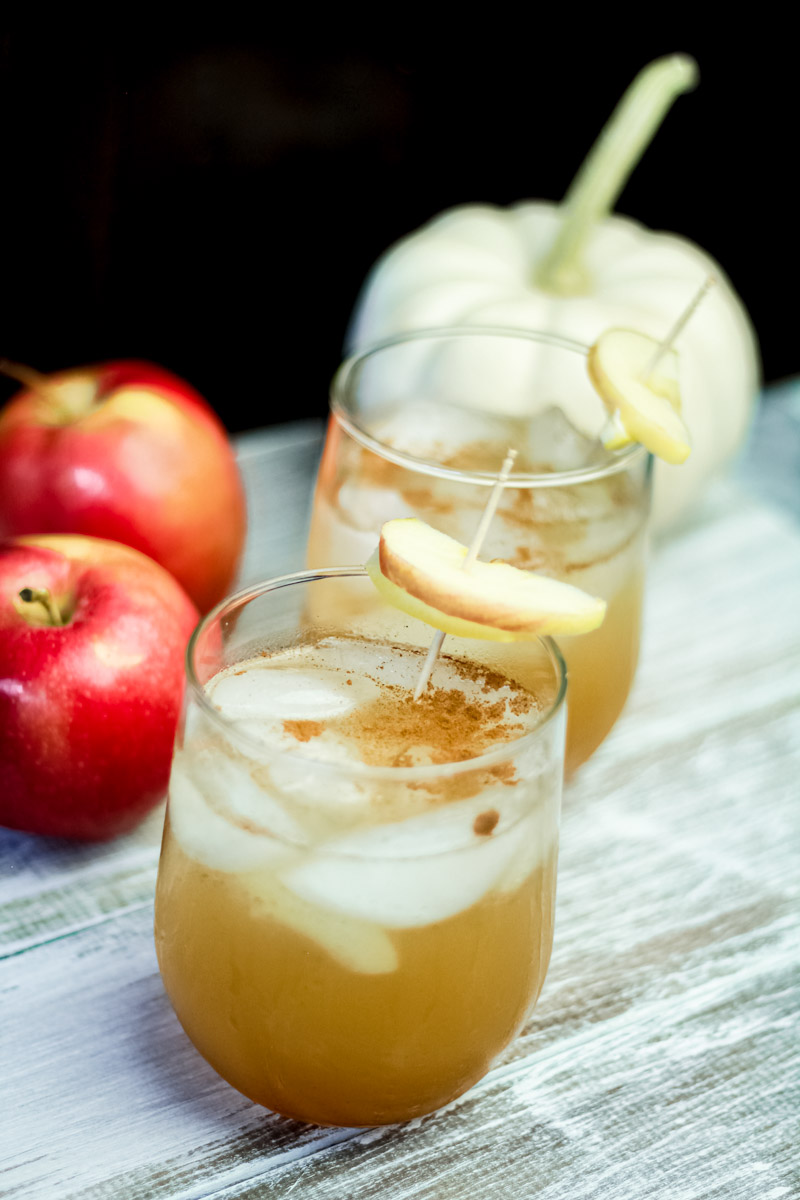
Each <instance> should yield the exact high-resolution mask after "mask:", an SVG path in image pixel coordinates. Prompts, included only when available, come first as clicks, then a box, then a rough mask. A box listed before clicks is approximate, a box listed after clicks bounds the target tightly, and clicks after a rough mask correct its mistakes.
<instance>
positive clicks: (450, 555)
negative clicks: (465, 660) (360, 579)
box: [366, 517, 606, 642]
mask: <svg viewBox="0 0 800 1200" xmlns="http://www.w3.org/2000/svg"><path fill="white" fill-rule="evenodd" d="M468 553H469V551H468V548H467V547H466V546H464V545H462V544H461V542H457V541H456V540H455V539H454V538H451V537H448V536H447V535H446V534H444V533H440V532H439V531H438V530H436V529H432V528H431V526H430V525H426V524H425V522H424V521H420V520H418V519H417V518H416V517H407V518H398V519H397V520H394V521H387V522H386V524H385V525H384V526H383V528H382V530H381V538H380V543H379V545H378V548H377V549H376V551H375V553H374V554H373V555H372V557H371V558H370V559H369V561H368V562H367V564H366V569H367V572H368V574H369V576H370V578H371V580H372V582H373V583H374V584H375V587H376V588H377V589H378V591H379V592H381V593H382V595H383V596H384V597H385V598H386V599H387V600H388V601H389V603H390V604H392V605H393V606H394V607H395V608H399V609H402V611H403V612H407V613H408V614H409V615H410V616H413V617H419V618H420V619H421V620H423V621H425V622H426V623H427V624H428V625H432V626H433V627H434V628H435V629H439V630H441V631H442V632H444V633H449V634H453V635H454V636H456V637H467V638H484V639H485V640H487V641H495V642H515V641H526V640H527V641H529V640H532V639H533V638H536V637H538V636H540V635H541V634H576V633H588V632H590V631H591V630H592V629H596V628H597V626H598V625H600V623H601V622H602V620H603V617H604V616H605V610H606V605H605V601H604V600H601V599H597V598H596V597H594V596H589V595H588V594H587V593H586V592H582V591H581V590H580V589H579V588H576V587H572V586H571V585H570V584H568V583H560V582H559V581H558V580H555V579H550V578H549V577H547V576H545V575H536V574H534V573H533V572H532V571H523V570H520V569H519V568H518V567H512V566H510V564H509V563H505V562H498V561H495V562H480V561H475V562H472V563H470V564H469V565H467V566H466V569H464V568H465V564H466V559H467V555H468Z"/></svg>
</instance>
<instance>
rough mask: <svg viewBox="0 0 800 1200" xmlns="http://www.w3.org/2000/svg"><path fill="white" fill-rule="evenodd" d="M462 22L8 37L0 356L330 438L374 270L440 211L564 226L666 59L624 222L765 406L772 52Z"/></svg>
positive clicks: (688, 39)
mask: <svg viewBox="0 0 800 1200" xmlns="http://www.w3.org/2000/svg"><path fill="white" fill-rule="evenodd" d="M481 11H482V12H483V21H484V23H483V24H482V25H481V26H475V27H470V26H469V25H468V23H467V18H466V17H465V16H463V15H462V16H459V15H458V14H456V13H455V10H454V16H453V18H452V21H451V26H450V28H449V29H442V28H440V29H438V30H437V32H436V33H433V32H432V31H431V30H430V29H429V28H428V27H427V25H425V26H424V27H423V26H421V25H420V20H421V18H420V17H418V16H415V17H414V18H413V21H412V19H411V18H409V19H408V20H406V21H405V22H404V27H403V29H402V30H398V31H396V32H395V33H394V34H393V35H391V34H387V33H385V32H383V31H379V30H378V29H377V28H372V27H370V26H368V25H367V26H365V25H362V26H360V27H359V28H358V29H352V28H347V29H345V28H342V27H341V26H340V25H338V24H334V23H331V26H330V28H326V29H322V28H320V26H319V23H318V22H315V21H312V19H311V17H310V16H308V18H307V19H306V18H305V17H304V14H302V13H299V14H298V18H297V20H296V21H295V22H293V23H292V27H289V26H288V25H286V26H285V27H284V28H281V29H276V28H273V29H271V30H269V31H265V30H263V29H259V30H257V31H256V30H253V29H249V30H244V31H239V32H237V33H236V34H230V33H228V34H225V35H222V34H220V32H219V31H218V30H213V31H212V30H208V31H204V30H200V29H195V28H187V29H184V30H183V31H182V32H180V33H167V32H165V31H164V30H162V29H160V28H159V29H154V28H151V27H144V26H136V25H134V24H133V22H132V23H131V26H130V27H120V28H115V29H112V28H110V27H109V28H102V27H96V28H93V29H92V31H91V32H80V33H79V32H77V31H75V30H72V29H68V30H64V31H60V32H54V31H53V30H49V29H48V30H44V29H43V30H38V31H37V32H36V33H34V32H31V31H27V32H13V31H12V32H6V33H5V34H3V36H2V50H1V52H0V53H1V57H0V82H1V86H2V138H3V142H2V144H3V159H4V163H5V172H4V181H3V187H2V196H3V229H4V231H5V237H4V242H5V250H4V254H3V289H2V295H3V298H4V305H3V312H2V337H0V354H4V355H6V356H7V357H9V358H14V359H18V360H24V361H27V362H29V363H32V364H34V365H36V366H38V367H40V368H41V369H44V370H48V369H54V368H57V367H62V366H67V365H73V364H77V363H81V362H89V361H95V360H99V359H104V358H113V357H116V356H137V357H146V358H151V359H154V360H156V361H158V362H161V363H163V364H164V365H166V366H168V367H170V368H171V369H173V370H175V371H177V372H178V373H179V374H182V375H184V376H185V377H186V378H188V379H189V380H191V381H192V382H193V383H194V384H195V385H196V386H197V387H198V388H199V389H200V390H201V391H202V392H204V393H205V394H206V396H207V397H208V399H209V400H210V401H211V402H212V404H213V405H214V406H215V408H216V409H217V411H218V412H219V413H220V415H221V416H222V418H223V420H224V421H225V422H226V424H227V425H228V427H229V428H230V429H231V430H237V429H243V428H248V427H253V426H257V425H262V424H266V423H268V422H273V421H281V420H290V419H293V418H297V417H302V416H311V415H322V414H323V413H324V411H325V407H326V402H327V386H328V382H329V379H330V377H331V375H332V373H333V371H334V369H335V367H336V365H337V363H338V360H339V357H340V351H341V345H342V339H343V336H344V331H345V328H346V324H347V320H348V316H349V314H350V310H351V308H352V304H353V301H354V299H355V297H356V294H357V291H358V288H359V286H360V284H361V282H362V280H363V278H364V275H365V273H366V272H367V270H368V268H369V266H370V265H371V263H372V262H373V260H374V259H375V258H376V257H377V255H378V254H379V253H380V252H381V251H382V250H383V249H384V248H385V247H386V246H387V245H388V244H389V243H390V242H391V241H393V240H394V239H395V238H397V237H399V236H400V235H402V234H403V233H405V232H408V231H410V230H411V229H413V228H415V227H416V226H417V225H419V224H420V223H422V222H423V221H424V220H426V219H427V218H428V217H430V216H432V215H433V214H434V213H436V212H437V211H439V210H440V209H442V208H444V207H446V206H448V205H451V204H456V203H460V202H464V201H468V200H483V201H491V202H495V203H501V204H504V203H509V202H512V201H514V200H519V199H523V198H526V197H544V198H550V199H559V198H560V197H561V196H562V195H563V193H564V191H565V189H566V187H567V185H568V184H569V182H570V179H571V177H572V175H573V174H574V172H575V170H576V169H577V167H578V165H579V164H580V161H581V159H582V157H583V155H584V154H585V152H586V151H587V150H588V148H589V146H590V145H591V143H592V141H593V139H594V137H595V135H596V134H597V132H598V131H599V129H600V127H601V126H602V124H603V122H604V120H605V119H606V117H607V116H608V114H609V113H610V111H611V110H612V108H613V107H614V104H615V103H616V101H617V100H618V98H619V96H620V95H621V94H622V92H623V90H624V88H625V87H626V85H627V84H628V83H629V82H630V80H631V79H632V78H633V76H634V75H635V74H636V72H637V70H638V69H639V68H640V67H641V66H643V65H644V64H645V63H646V62H647V61H649V60H650V59H651V58H654V57H656V56H658V55H659V54H663V53H668V52H671V51H675V50H684V51H687V52H690V53H692V54H694V55H695V57H696V58H697V60H698V62H699V65H700V72H701V83H700V86H699V88H698V89H697V90H696V91H695V92H693V93H691V94H690V95H687V96H684V97H682V98H680V99H679V100H678V101H677V103H676V105H675V107H674V109H673V110H672V112H671V113H670V114H669V115H668V117H667V119H666V121H665V123H664V126H663V127H662V129H661V131H660V132H659V134H658V135H657V138H656V140H655V141H654V143H653V145H652V146H651V148H650V150H649V151H648V153H647V154H646V156H645V158H644V159H643V161H642V163H641V164H640V166H639V167H638V169H637V171H636V172H635V174H634V176H633V178H632V180H631V182H630V183H629V185H628V187H627V188H626V190H625V191H624V193H623V195H622V197H621V200H620V202H619V204H618V209H619V210H620V211H622V212H625V213H628V214H630V215H632V216H635V217H636V218H638V219H639V220H641V221H643V222H644V223H645V224H647V225H650V226H652V227H654V228H657V229H658V228H663V229H670V230H673V231H676V232H678V233H681V234H684V235H686V236H688V237H690V238H692V239H693V240H695V241H696V242H698V243H699V244H700V245H702V246H703V247H704V248H706V249H707V250H708V251H710V253H711V254H712V255H714V257H716V258H717V259H719V261H720V262H721V263H722V265H723V266H724V267H725V269H726V270H727V272H728V274H729V275H730V276H731V278H732V280H733V283H734V285H735V286H736V287H737V289H738V290H739V292H740V294H741V295H742V297H743V299H744V301H745V303H746V304H747V306H748V308H749V309H750V312H751V314H752V317H753V319H754V322H755V324H756V328H757V330H758V333H759V336H760V338H761V343H762V350H763V357H764V369H765V377H766V379H768V380H776V379H780V378H782V377H784V376H786V375H789V374H792V373H794V372H795V371H797V370H798V360H799V359H800V355H798V350H797V339H796V335H795V326H796V319H797V317H796V312H797V306H796V303H795V301H794V295H793V289H794V287H795V282H796V274H797V267H798V263H797V255H796V245H797V237H796V229H797V220H798V215H797V199H796V195H797V193H796V189H795V186H794V175H795V171H796V168H795V159H796V157H797V155H796V147H795V141H796V131H795V125H796V116H797V106H796V101H795V99H794V97H795V90H796V89H795V83H794V73H795V69H794V48H793V43H792V41H791V39H790V38H789V36H788V32H787V31H786V30H784V31H783V32H781V31H780V29H778V30H770V32H769V33H768V34H767V33H764V32H759V31H758V30H756V31H754V30H753V29H752V28H748V29H743V30H740V31H739V32H738V33H737V34H736V35H735V36H732V35H731V32H730V30H727V31H725V37H724V39H723V40H721V35H720V31H719V30H717V31H715V33H714V34H712V35H708V36H706V35H704V34H701V33H700V32H696V31H694V30H693V28H692V27H691V26H689V27H687V28H686V29H683V30H678V31H676V29H675V27H674V25H673V26H670V27H669V28H668V29H666V31H665V32H662V33H660V34H658V35H656V34H653V33H646V32H645V30H644V29H639V27H638V25H637V26H635V27H631V26H630V22H627V21H623V20H622V19H621V18H619V17H615V18H614V20H615V21H617V24H616V25H614V24H611V22H610V18H609V17H608V15H607V14H606V15H605V16H604V15H603V14H599V15H598V17H597V18H596V19H595V20H594V21H593V23H592V24H587V22H586V21H585V20H584V21H582V22H581V21H580V20H579V19H578V17H577V16H576V15H575V13H574V12H570V13H569V14H567V13H565V15H564V17H563V19H558V18H557V17H556V18H555V19H554V20H553V21H552V23H551V24H550V25H549V26H547V27H545V26H544V25H542V24H541V23H540V21H539V18H535V19H533V20H532V25H531V26H530V27H529V28H528V29H527V30H526V29H525V27H524V26H520V27H519V28H516V27H515V25H514V22H513V18H512V17H511V15H509V14H508V13H505V14H502V13H501V10H499V9H498V10H497V14H496V16H495V17H493V16H492V14H491V13H489V12H488V10H481ZM414 23H415V24H416V28H411V25H412V24H414ZM663 24H664V25H665V27H666V26H667V25H669V23H663ZM304 25H305V27H303V26H304ZM622 26H624V27H625V28H624V32H625V37H624V38H623V37H621V36H619V34H620V28H621V27H622ZM423 28H424V36H423ZM790 180H791V181H792V183H791V185H790ZM11 390H12V387H11V385H9V386H8V387H7V388H6V389H5V390H4V391H3V392H2V393H0V395H8V394H10V392H11Z"/></svg>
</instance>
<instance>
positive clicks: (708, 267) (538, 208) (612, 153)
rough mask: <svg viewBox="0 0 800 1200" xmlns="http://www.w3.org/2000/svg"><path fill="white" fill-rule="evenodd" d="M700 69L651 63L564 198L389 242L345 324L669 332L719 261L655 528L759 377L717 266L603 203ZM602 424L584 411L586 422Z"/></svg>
mask: <svg viewBox="0 0 800 1200" xmlns="http://www.w3.org/2000/svg"><path fill="white" fill-rule="evenodd" d="M695 79H696V67H695V65H694V63H693V62H692V60H691V59H687V58H685V56H682V55H677V56H672V57H671V58H668V59H662V60H659V61H658V62H656V63H653V64H651V65H650V67H648V68H646V69H645V71H643V72H642V73H641V74H640V76H639V77H638V78H637V80H635V81H634V84H633V85H632V86H631V88H630V89H629V91H628V93H626V96H625V97H624V98H623V101H622V102H621V104H620V105H619V106H618V108H617V110H616V111H615V113H614V114H613V116H612V118H611V120H610V122H609V124H608V126H607V128H606V129H605V130H604V132H603V134H601V137H600V139H599V140H598V143H597V144H596V146H595V148H594V150H593V151H592V153H591V154H590V156H589V159H587V161H586V163H585V164H584V167H583V169H582V171H581V172H580V173H579V176H578V177H577V178H576V181H575V184H574V185H573V187H572V188H571V189H570V192H569V193H568V195H567V197H566V198H565V201H564V203H563V204H561V205H559V204H552V203H545V202H543V201H527V202H523V203H520V204H515V205H512V206H511V207H510V208H497V207H494V206H492V205H488V204H469V205H464V206H462V207H458V208H453V209H450V210H449V211H447V212H444V213H442V214H440V215H439V216H437V217H435V218H434V219H433V220H432V221H430V222H429V223H428V224H427V225H424V226H423V227H422V228H421V229H419V230H417V231H416V232H414V233H412V234H410V235H409V236H408V237H405V238H403V239H402V240H401V241H399V242H397V243H396V244H395V245H394V246H392V247H390V249H389V250H388V251H387V252H386V253H385V254H384V255H383V256H382V257H381V258H380V259H379V260H378V262H377V263H376V265H375V266H374V268H373V269H372V271H371V273H370V275H369V277H368V279H367V281H366V283H365V285H364V288H363V290H362V293H361V296H360V298H359V300H358V303H357V305H356V309H355V312H354V315H353V319H352V323H351V327H350V333H349V337H348V350H349V351H350V352H354V351H358V350H362V349H365V348H366V347H367V346H369V345H372V344H374V343H375V342H377V341H380V340H381V339H383V338H385V337H388V336H392V335H396V334H401V333H404V332H408V331H411V330H418V329H425V328H441V327H443V326H463V325H473V326H474V325H478V326H492V327H496V326H505V327H508V328H515V329H534V330H543V331H546V332H552V333H559V334H563V335H565V336H567V337H570V338H574V339H576V340H579V341H583V342H585V343H586V344H587V345H589V344H591V343H592V342H594V341H595V340H596V339H597V337H598V336H599V335H600V334H601V333H602V332H603V330H605V329H607V328H609V327H611V326H620V327H629V328H634V329H637V330H640V331H641V332H642V333H646V334H650V335H651V336H653V337H656V338H662V337H664V336H665V335H666V333H667V332H668V330H669V329H670V327H671V326H672V325H673V323H674V321H675V319H676V318H677V317H678V315H679V314H680V312H681V311H682V310H683V309H684V308H685V307H686V305H687V303H688V302H689V301H690V299H691V297H692V296H693V294H694V293H695V292H696V291H697V288H698V285H699V284H700V283H702V281H703V279H704V278H705V277H706V276H708V275H709V274H713V275H714V277H715V279H716V285H717V286H715V287H714V288H712V289H711V291H710V293H709V295H708V296H707V297H706V298H705V299H704V301H703V303H702V305H701V306H700V308H699V310H698V311H697V313H696V314H694V315H693V317H692V319H691V321H690V322H689V323H688V325H687V326H686V327H685V328H684V329H683V330H682V332H681V333H680V335H679V337H678V339H677V342H676V348H677V350H678V352H679V356H680V378H681V397H682V405H683V415H684V419H685V421H686V424H687V426H688V428H689V431H690V433H691V438H692V453H691V456H690V458H689V460H688V461H687V462H686V463H684V464H682V465H681V466H670V465H668V464H667V463H663V462H658V463H656V470H655V496H654V524H655V527H656V528H657V529H664V528H666V527H668V526H669V525H671V524H673V523H675V522H676V521H677V520H678V519H679V518H680V517H681V516H683V515H685V514H686V513H687V512H688V511H689V510H690V509H691V507H692V506H693V505H694V504H695V503H696V501H697V499H698V497H699V496H700V493H701V492H702V490H703V488H704V486H705V484H706V482H707V481H708V479H709V478H710V477H711V476H712V475H713V474H714V473H715V472H716V471H717V470H718V469H719V468H720V467H722V466H723V465H724V464H725V463H727V462H728V461H729V460H730V458H731V457H732V456H733V455H734V454H735V452H736V450H737V449H738V447H739V446H740V444H741V442H742V440H743V438H744V435H745V433H746V431H747V428H748V425H749V422H750V417H751V414H752V409H753V405H754V402H755V399H756V397H757V394H758V388H759V380H760V371H759V357H758V347H757V342H756V338H755V334H754V331H753V328H752V326H751V324H750V321H749V318H748V316H747V312H746V310H745V308H744V306H743V305H742V303H741V301H740V300H739V298H738V297H737V295H736V293H735V292H734V290H733V288H732V287H731V285H730V283H729V282H728V280H727V278H726V277H725V274H724V272H723V271H722V269H721V268H720V267H719V265H718V264H717V263H716V262H714V260H713V259H712V258H710V256H709V255H707V254H706V253H705V252H704V251H702V250H701V249H699V248H698V247H697V246H695V245H694V244H693V243H692V242H690V241H688V240H686V239H685V238H682V237H678V236H676V235H674V234H670V233H654V232H651V231H650V230H649V229H647V228H645V227H644V226H643V225H640V224H638V223H637V222H636V221H632V220H630V219H628V218H627V217H621V216H608V215H603V214H604V213H607V211H608V210H609V209H610V207H611V206H612V205H613V203H614V200H615V199H616V196H617V195H618V194H619V191H620V190H621V188H622V186H623V185H624V182H625V180H626V179H627V176H628V174H629V173H630V171H631V170H632V169H633V166H634V165H635V162H636V161H638V158H639V156H640V154H641V152H642V150H643V149H644V146H645V145H646V144H647V142H648V141H649V139H650V137H651V136H652V133H653V132H654V130H655V128H656V127H657V125H658V124H659V123H660V121H661V119H662V118H663V115H664V113H665V111H666V110H667V108H668V107H669V105H670V104H671V103H672V100H674V98H675V96H676V95H677V94H678V93H679V92H681V91H685V90H686V88H687V87H690V86H692V85H693V83H694V81H695ZM588 403H589V401H587V404H588ZM573 419H574V418H573ZM594 427H595V417H594V414H589V413H587V419H586V422H585V428H586V429H593V428H594Z"/></svg>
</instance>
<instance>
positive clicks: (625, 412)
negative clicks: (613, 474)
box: [588, 329, 691, 463]
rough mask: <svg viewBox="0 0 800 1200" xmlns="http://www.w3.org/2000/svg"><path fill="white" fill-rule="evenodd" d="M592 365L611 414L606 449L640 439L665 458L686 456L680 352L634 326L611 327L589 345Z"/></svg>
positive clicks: (679, 460) (592, 373)
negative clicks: (631, 327) (679, 373)
mask: <svg viewBox="0 0 800 1200" xmlns="http://www.w3.org/2000/svg"><path fill="white" fill-rule="evenodd" d="M588 367H589V376H590V378H591V380H592V383H593V384H594V387H595V389H596V390H597V392H598V394H599V395H600V398H601V399H602V401H603V403H604V404H605V406H606V408H607V409H608V410H609V413H610V415H611V418H612V419H611V423H610V425H608V426H606V431H605V432H604V436H603V441H604V444H605V445H606V447H607V448H608V449H612V450H614V449H619V448H620V447H621V446H624V445H626V444H627V442H629V441H634V442H641V443H642V445H643V446H646V447H647V449H648V450H650V451H651V453H653V454H656V455H658V457H659V458H663V459H664V461H665V462H669V463H682V462H685V461H686V459H687V458H688V457H689V452H690V450H691V445H690V440H689V431H688V429H687V428H686V426H685V425H684V423H683V419H682V417H681V397H680V389H679V387H678V354H677V351H675V350H674V349H672V348H671V347H670V348H664V346H663V343H661V342H658V341H657V340H656V339H655V338H651V337H648V336H647V335H646V334H644V333H637V332H635V331H634V330H633V329H607V330H606V331H605V333H602V334H601V335H600V337H599V338H598V339H597V341H596V342H595V343H594V345H593V346H592V347H591V349H590V350H589V362H588ZM626 434H627V438H626V436H625V435H626Z"/></svg>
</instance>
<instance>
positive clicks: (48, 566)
mask: <svg viewBox="0 0 800 1200" xmlns="http://www.w3.org/2000/svg"><path fill="white" fill-rule="evenodd" d="M26 588H33V589H47V591H48V592H49V594H50V596H51V597H52V600H53V601H54V604H55V606H56V608H58V609H59V610H60V613H61V615H62V617H63V620H64V623H63V624H61V625H55V624H53V622H52V620H51V618H50V616H49V615H48V613H47V611H46V608H45V607H44V606H43V605H41V604H38V605H37V604H36V603H33V604H28V605H26V604H25V603H24V602H23V601H22V600H21V598H20V592H21V591H23V590H24V589H26ZM197 619H198V612H197V609H196V607H195V606H194V604H193V603H192V601H191V600H190V599H189V598H188V596H187V595H186V594H185V592H184V591H183V589H182V588H181V587H180V585H179V584H178V583H176V581H175V580H174V579H173V578H172V576H171V575H169V574H168V572H167V571H165V570H164V569H163V568H162V567H160V566H158V564H157V563H155V562H153V561H152V560H150V559H148V558H146V557H145V556H144V555H143V554H140V553H139V552H138V551H136V550H133V549H130V548H129V547H127V546H121V545H117V544H114V543H110V542H107V541H100V540H98V539H94V538H84V537H68V536H63V535H52V536H42V537H34V538H21V539H16V540H14V541H10V542H6V543H5V544H2V545H0V824H2V825H5V826H8V827H10V828H12V829H19V830H23V831H26V832H29V833H38V834H47V835H51V836H57V837H68V838H81V839H85V840H91V841H99V840H104V839H107V838H110V837H113V836H115V835H117V834H119V833H122V832H124V831H126V830H128V829H131V828H132V827H133V826H134V825H136V824H137V823H138V822H139V821H140V820H141V819H142V817H144V816H145V814H146V813H147V812H148V811H149V810H150V809H151V808H152V807H153V806H154V805H155V804H157V803H158V802H159V801H160V800H161V799H163V797H164V795H165V793H166V789H167V783H168V779H169V770H170V762H171V757H172V746H173V740H174V736H175V730H176V726H177V722H178V717H179V713H180V707H181V700H182V695H183V679H184V675H183V656H184V651H185V647H186V643H187V641H188V639H189V636H190V634H191V632H192V629H193V628H194V626H195V624H196V622H197Z"/></svg>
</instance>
